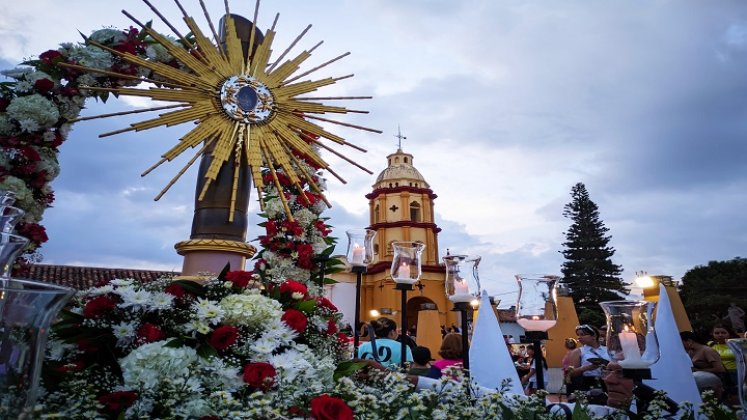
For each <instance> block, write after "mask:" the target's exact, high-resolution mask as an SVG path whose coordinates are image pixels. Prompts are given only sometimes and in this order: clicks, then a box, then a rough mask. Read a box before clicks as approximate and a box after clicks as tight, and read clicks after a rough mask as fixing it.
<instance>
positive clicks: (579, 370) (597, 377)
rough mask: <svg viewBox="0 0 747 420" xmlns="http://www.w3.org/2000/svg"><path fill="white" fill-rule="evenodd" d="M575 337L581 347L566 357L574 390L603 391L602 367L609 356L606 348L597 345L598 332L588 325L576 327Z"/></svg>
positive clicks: (608, 359)
mask: <svg viewBox="0 0 747 420" xmlns="http://www.w3.org/2000/svg"><path fill="white" fill-rule="evenodd" d="M576 336H577V337H578V342H579V343H580V344H581V347H579V348H576V349H575V350H572V351H571V353H570V354H569V356H568V359H569V365H570V366H569V369H570V370H571V372H570V376H571V380H572V382H573V387H574V389H575V390H580V391H588V390H590V389H595V388H602V389H603V388H604V384H603V383H602V380H601V379H602V367H603V366H604V365H605V364H607V362H609V361H610V356H609V353H607V347H605V346H603V345H601V344H600V343H599V331H598V330H597V329H596V328H594V327H593V326H591V325H589V324H583V325H579V326H578V327H576Z"/></svg>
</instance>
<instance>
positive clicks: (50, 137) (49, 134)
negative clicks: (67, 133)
mask: <svg viewBox="0 0 747 420" xmlns="http://www.w3.org/2000/svg"><path fill="white" fill-rule="evenodd" d="M55 137H57V136H55V135H54V131H51V130H48V131H45V132H44V134H42V140H44V141H45V142H46V143H50V142H52V141H54V139H55Z"/></svg>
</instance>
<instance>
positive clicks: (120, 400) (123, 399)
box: [99, 391, 137, 412]
mask: <svg viewBox="0 0 747 420" xmlns="http://www.w3.org/2000/svg"><path fill="white" fill-rule="evenodd" d="M135 400H137V394H136V393H135V392H134V391H117V392H112V393H111V394H106V395H102V396H100V397H99V402H100V403H101V404H103V405H104V406H105V407H106V409H107V410H109V411H113V412H121V411H123V410H126V409H127V408H128V407H129V406H131V405H132V404H133V403H134V402H135Z"/></svg>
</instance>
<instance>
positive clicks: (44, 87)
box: [34, 79, 54, 93]
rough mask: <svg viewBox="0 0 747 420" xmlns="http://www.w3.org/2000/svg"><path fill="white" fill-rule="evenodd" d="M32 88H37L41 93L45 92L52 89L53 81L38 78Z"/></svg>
mask: <svg viewBox="0 0 747 420" xmlns="http://www.w3.org/2000/svg"><path fill="white" fill-rule="evenodd" d="M34 89H36V90H38V91H39V92H41V93H47V92H49V91H50V90H52V89H54V82H53V81H51V80H49V79H39V80H37V81H36V82H34Z"/></svg>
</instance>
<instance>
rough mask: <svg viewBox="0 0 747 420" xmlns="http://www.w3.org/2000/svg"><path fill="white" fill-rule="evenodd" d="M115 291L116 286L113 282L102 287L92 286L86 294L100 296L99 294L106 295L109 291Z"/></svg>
mask: <svg viewBox="0 0 747 420" xmlns="http://www.w3.org/2000/svg"><path fill="white" fill-rule="evenodd" d="M113 291H114V286H112V285H111V284H107V285H104V286H100V287H92V288H90V289H88V290H87V291H86V294H87V295H88V296H99V295H106V294H108V293H111V292H113Z"/></svg>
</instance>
